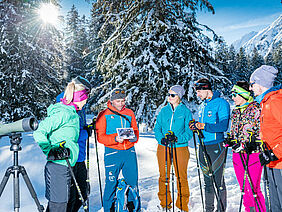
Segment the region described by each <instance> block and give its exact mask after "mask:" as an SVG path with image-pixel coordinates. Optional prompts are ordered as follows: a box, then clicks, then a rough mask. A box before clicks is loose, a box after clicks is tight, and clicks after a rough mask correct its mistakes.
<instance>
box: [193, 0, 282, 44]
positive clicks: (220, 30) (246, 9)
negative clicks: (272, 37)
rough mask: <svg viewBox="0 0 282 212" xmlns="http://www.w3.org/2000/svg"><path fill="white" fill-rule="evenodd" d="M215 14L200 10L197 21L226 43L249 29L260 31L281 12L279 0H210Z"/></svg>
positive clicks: (239, 36)
mask: <svg viewBox="0 0 282 212" xmlns="http://www.w3.org/2000/svg"><path fill="white" fill-rule="evenodd" d="M210 3H211V4H212V5H213V7H214V8H215V14H214V15H213V14H212V13H210V12H205V11H202V12H200V13H199V14H198V21H199V22H200V23H202V24H206V25H208V26H209V27H210V28H212V29H213V30H215V32H216V33H217V34H218V35H222V36H223V37H224V39H225V40H226V42H227V43H228V44H231V43H232V42H234V41H235V40H238V39H240V38H241V37H242V36H243V35H245V34H247V33H248V32H251V31H260V30H262V29H263V28H265V27H266V26H268V25H269V24H271V23H272V22H273V21H274V20H275V19H277V18H278V17H279V15H281V14H282V4H281V0H210Z"/></svg>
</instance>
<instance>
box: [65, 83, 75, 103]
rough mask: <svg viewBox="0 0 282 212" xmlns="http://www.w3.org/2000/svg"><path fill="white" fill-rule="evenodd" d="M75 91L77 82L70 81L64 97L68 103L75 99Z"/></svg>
mask: <svg viewBox="0 0 282 212" xmlns="http://www.w3.org/2000/svg"><path fill="white" fill-rule="evenodd" d="M74 91H75V83H74V82H73V81H72V82H70V83H68V86H67V87H66V90H65V94H64V99H65V100H66V103H67V104H70V103H71V101H72V99H73V92H74Z"/></svg>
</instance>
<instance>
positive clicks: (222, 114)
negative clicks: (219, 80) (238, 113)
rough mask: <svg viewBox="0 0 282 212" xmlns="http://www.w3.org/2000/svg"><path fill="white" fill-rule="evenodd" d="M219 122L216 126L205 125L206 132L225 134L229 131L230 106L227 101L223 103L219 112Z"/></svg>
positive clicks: (219, 107)
mask: <svg viewBox="0 0 282 212" xmlns="http://www.w3.org/2000/svg"><path fill="white" fill-rule="evenodd" d="M217 115H218V122H217V123H216V124H209V123H205V131H207V132H210V133H218V132H225V131H226V130H227V129H228V125H229V118H230V105H229V103H228V102H227V101H224V102H221V103H220V104H219V106H218V110H217Z"/></svg>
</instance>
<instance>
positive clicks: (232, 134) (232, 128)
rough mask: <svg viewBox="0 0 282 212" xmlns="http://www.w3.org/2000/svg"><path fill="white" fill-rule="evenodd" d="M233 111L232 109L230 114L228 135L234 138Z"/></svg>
mask: <svg viewBox="0 0 282 212" xmlns="http://www.w3.org/2000/svg"><path fill="white" fill-rule="evenodd" d="M234 117H235V116H234V111H232V115H231V125H230V137H231V138H236V137H235V132H234V127H235V126H234V121H235V120H234Z"/></svg>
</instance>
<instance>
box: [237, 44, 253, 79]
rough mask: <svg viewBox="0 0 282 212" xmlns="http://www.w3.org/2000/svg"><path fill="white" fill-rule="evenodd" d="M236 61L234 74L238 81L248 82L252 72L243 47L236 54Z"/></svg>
mask: <svg viewBox="0 0 282 212" xmlns="http://www.w3.org/2000/svg"><path fill="white" fill-rule="evenodd" d="M235 61H236V67H235V72H234V74H235V76H236V81H242V80H244V81H248V80H249V78H250V75H251V73H252V72H251V71H250V70H249V67H248V58H247V55H246V52H245V49H244V48H243V47H241V48H240V50H239V52H238V53H237V54H236V56H235Z"/></svg>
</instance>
